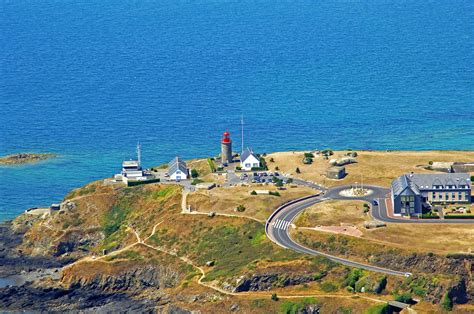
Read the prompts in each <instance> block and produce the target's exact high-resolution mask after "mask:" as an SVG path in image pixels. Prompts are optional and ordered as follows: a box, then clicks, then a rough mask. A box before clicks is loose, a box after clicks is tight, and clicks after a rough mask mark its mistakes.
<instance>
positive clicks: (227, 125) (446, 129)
mask: <svg viewBox="0 0 474 314" xmlns="http://www.w3.org/2000/svg"><path fill="white" fill-rule="evenodd" d="M0 36H1V37H0V41H1V44H0V62H1V73H0V105H1V114H0V155H4V154H8V153H15V152H25V151H26V152H28V151H33V152H54V153H57V154H60V158H57V159H53V160H50V161H47V162H44V163H40V164H35V165H26V166H19V167H13V168H5V167H3V168H0V220H3V219H8V218H12V217H14V216H15V215H17V214H18V213H20V212H21V211H23V210H24V209H25V208H27V207H29V206H35V205H36V206H37V205H48V204H50V203H52V202H54V201H58V200H60V199H62V197H63V196H64V195H65V194H66V193H67V192H68V191H69V190H71V189H72V188H75V187H79V186H82V185H84V184H86V183H88V182H90V181H92V180H96V179H100V178H103V177H107V176H110V175H112V174H114V173H116V172H117V171H119V169H120V163H121V161H122V159H124V158H129V157H133V155H134V149H135V145H136V143H137V141H140V142H141V143H142V146H143V161H144V164H145V166H153V165H156V164H161V163H163V162H167V161H168V160H170V159H171V158H172V157H173V156H175V155H176V154H179V155H180V156H182V157H184V158H192V157H200V156H208V155H214V154H217V153H218V151H219V139H220V136H221V133H222V132H223V131H224V130H225V129H229V130H230V131H231V133H232V134H233V135H234V141H235V142H236V143H238V142H239V141H240V138H239V135H238V134H239V120H240V115H241V114H244V115H245V120H246V143H247V144H248V145H250V146H252V147H254V149H255V150H256V151H260V152H263V151H267V152H268V151H281V150H293V149H311V148H325V147H331V148H349V147H350V148H359V149H362V148H364V149H464V150H473V149H474V124H473V120H474V66H473V60H474V2H473V1H470V0H466V1H457V0H456V1H442V0H439V1H386V0H381V1H304V0H302V1H268V0H261V1H255V0H243V1H228V0H222V1H218V0H214V1H212V0H207V1H206V0H198V1H188V0H179V1H176V0H161V1H147V0H140V1H138V0H127V1H117V0H114V1H112V0H101V1H85V0H76V1H59V0H41V1H30V0H0Z"/></svg>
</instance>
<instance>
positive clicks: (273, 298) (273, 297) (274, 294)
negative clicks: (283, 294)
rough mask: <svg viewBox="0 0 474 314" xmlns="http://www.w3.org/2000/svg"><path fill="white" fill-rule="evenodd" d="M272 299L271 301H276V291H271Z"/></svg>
mask: <svg viewBox="0 0 474 314" xmlns="http://www.w3.org/2000/svg"><path fill="white" fill-rule="evenodd" d="M272 300H273V301H278V296H277V294H276V293H273V294H272Z"/></svg>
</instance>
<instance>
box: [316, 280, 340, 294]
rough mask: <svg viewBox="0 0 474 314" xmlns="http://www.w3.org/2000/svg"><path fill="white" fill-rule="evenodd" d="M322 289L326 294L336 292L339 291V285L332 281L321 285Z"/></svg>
mask: <svg viewBox="0 0 474 314" xmlns="http://www.w3.org/2000/svg"><path fill="white" fill-rule="evenodd" d="M320 287H321V290H323V291H324V292H334V291H337V290H338V287H337V285H336V284H335V283H333V282H331V281H325V282H323V283H321V285H320Z"/></svg>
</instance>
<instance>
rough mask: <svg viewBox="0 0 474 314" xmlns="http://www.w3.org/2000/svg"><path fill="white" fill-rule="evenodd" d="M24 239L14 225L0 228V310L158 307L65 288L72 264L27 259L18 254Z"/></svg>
mask: <svg viewBox="0 0 474 314" xmlns="http://www.w3.org/2000/svg"><path fill="white" fill-rule="evenodd" d="M23 235H24V232H21V231H16V230H14V228H13V225H12V223H11V222H5V223H1V224H0V284H1V285H0V310H8V311H21V312H23V311H25V310H28V311H48V312H51V311H65V310H67V311H81V312H84V311H85V312H89V311H91V312H93V311H98V310H100V311H105V312H115V311H124V310H126V311H134V310H140V311H141V312H143V311H152V310H153V308H154V307H155V305H156V303H152V302H149V304H148V303H147V302H146V301H137V300H134V299H132V298H131V297H130V296H129V295H127V294H124V293H104V292H103V291H100V290H98V289H82V288H79V289H65V288H62V287H61V285H60V282H59V279H60V273H61V268H62V267H63V266H65V265H67V264H69V263H71V262H72V260H68V259H56V258H52V257H31V256H26V255H23V254H22V253H21V252H18V251H17V250H16V247H17V246H18V245H19V244H20V243H21V241H22V237H23ZM39 301H41V302H39Z"/></svg>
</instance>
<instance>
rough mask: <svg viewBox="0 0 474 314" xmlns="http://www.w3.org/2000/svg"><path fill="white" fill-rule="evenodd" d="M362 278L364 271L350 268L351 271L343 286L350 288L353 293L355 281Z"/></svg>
mask: <svg viewBox="0 0 474 314" xmlns="http://www.w3.org/2000/svg"><path fill="white" fill-rule="evenodd" d="M363 276H364V271H363V270H362V269H359V268H352V269H351V271H350V272H349V273H348V274H347V275H346V277H345V278H344V286H346V287H352V289H354V290H355V291H357V289H356V283H357V281H358V280H359V279H360V278H362V277H363Z"/></svg>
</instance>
